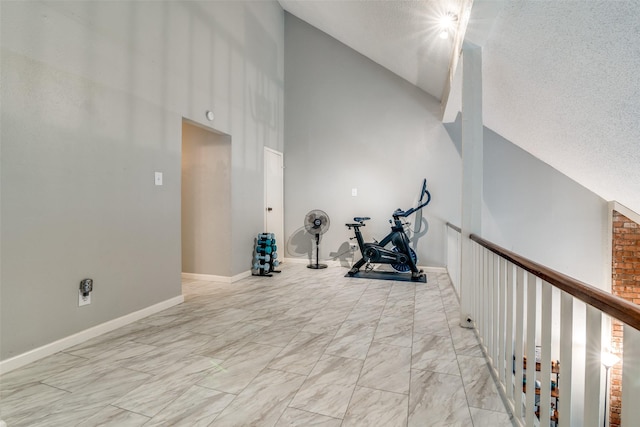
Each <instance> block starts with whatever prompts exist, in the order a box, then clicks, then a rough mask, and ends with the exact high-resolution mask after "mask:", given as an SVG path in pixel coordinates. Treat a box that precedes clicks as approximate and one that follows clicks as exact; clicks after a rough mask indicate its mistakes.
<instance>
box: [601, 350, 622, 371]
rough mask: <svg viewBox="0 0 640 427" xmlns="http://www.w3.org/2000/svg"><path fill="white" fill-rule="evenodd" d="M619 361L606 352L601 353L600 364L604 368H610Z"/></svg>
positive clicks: (613, 355)
mask: <svg viewBox="0 0 640 427" xmlns="http://www.w3.org/2000/svg"><path fill="white" fill-rule="evenodd" d="M619 361H620V358H619V357H618V356H616V355H615V354H613V353H609V352H608V351H604V352H602V364H603V365H604V366H605V367H606V368H610V367H612V366H613V365H615V364H616V363H618V362H619Z"/></svg>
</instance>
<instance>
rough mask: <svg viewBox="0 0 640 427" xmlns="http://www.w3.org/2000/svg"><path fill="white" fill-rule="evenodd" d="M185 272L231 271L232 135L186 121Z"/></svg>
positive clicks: (217, 274)
mask: <svg viewBox="0 0 640 427" xmlns="http://www.w3.org/2000/svg"><path fill="white" fill-rule="evenodd" d="M181 218H182V272H183V273H195V274H208V275H214V276H225V277H229V276H231V252H230V251H229V248H230V247H231V229H230V228H229V227H228V225H229V224H230V223H231V137H229V136H228V135H222V134H219V133H216V132H212V131H211V130H207V129H205V128H201V127H199V126H196V125H192V124H190V123H188V122H186V121H185V122H183V126H182V216H181Z"/></svg>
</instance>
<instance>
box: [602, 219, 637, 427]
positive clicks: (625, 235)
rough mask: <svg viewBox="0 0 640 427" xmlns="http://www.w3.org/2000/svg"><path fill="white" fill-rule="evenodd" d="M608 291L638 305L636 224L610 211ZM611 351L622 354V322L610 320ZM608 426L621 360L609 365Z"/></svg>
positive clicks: (615, 414) (614, 425) (613, 424)
mask: <svg viewBox="0 0 640 427" xmlns="http://www.w3.org/2000/svg"><path fill="white" fill-rule="evenodd" d="M612 275H613V277H612V282H611V292H612V293H613V294H614V295H618V296H620V297H622V298H625V299H626V300H629V301H631V302H634V303H636V304H640V225H638V224H637V223H635V222H633V221H631V220H630V219H629V218H627V217H626V216H624V215H622V214H621V213H619V212H616V211H613V265H612ZM611 337H612V338H611V341H612V344H611V346H612V349H611V350H612V352H613V353H615V354H617V355H618V356H620V357H622V324H621V323H620V322H614V324H613V325H612V331H611ZM610 374H611V377H610V378H611V392H610V393H611V394H610V398H609V402H610V403H611V404H610V412H609V417H610V418H609V420H610V424H609V425H610V427H619V426H620V411H621V403H622V402H621V397H622V362H620V363H618V364H617V365H616V366H614V367H613V368H611V372H610Z"/></svg>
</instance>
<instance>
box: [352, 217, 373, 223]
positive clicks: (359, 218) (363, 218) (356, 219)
mask: <svg viewBox="0 0 640 427" xmlns="http://www.w3.org/2000/svg"><path fill="white" fill-rule="evenodd" d="M368 219H371V218H369V217H368V216H357V217H355V218H353V220H354V221H357V222H364V221H366V220H368Z"/></svg>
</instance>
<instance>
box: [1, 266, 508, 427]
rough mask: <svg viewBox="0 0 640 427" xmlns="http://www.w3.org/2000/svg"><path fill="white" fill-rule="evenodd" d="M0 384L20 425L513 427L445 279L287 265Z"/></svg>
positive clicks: (7, 417)
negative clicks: (376, 276) (371, 276)
mask: <svg viewBox="0 0 640 427" xmlns="http://www.w3.org/2000/svg"><path fill="white" fill-rule="evenodd" d="M281 270H282V273H281V274H278V275H274V277H250V278H246V279H243V280H241V281H238V282H236V283H233V284H225V283H216V282H205V281H195V280H185V281H184V282H183V293H184V295H185V302H184V303H183V304H180V305H178V306H174V307H172V308H170V309H168V310H165V311H163V312H160V313H157V314H154V315H152V316H150V317H147V318H145V319H142V320H140V321H138V322H135V323H132V324H130V325H127V326H125V327H123V328H120V329H117V330H114V331H112V332H109V333H107V334H104V335H102V336H99V337H96V338H94V339H92V340H90V341H87V342H85V343H83V344H80V345H78V346H75V347H72V348H69V349H67V350H65V351H63V352H60V353H57V354H55V355H52V356H50V357H47V358H45V359H42V360H40V361H37V362H35V363H32V364H30V365H28V366H25V367H23V368H21V369H17V370H15V371H12V372H9V373H7V374H5V375H3V376H2V377H0V419H2V420H4V421H5V422H6V423H7V426H8V427H18V426H30V427H34V426H65V427H67V426H83V427H84V426H118V427H127V426H132V427H133V426H211V427H217V426H278V427H280V426H345V427H346V426H365V427H373V426H381V427H387V426H389V427H391V426H420V427H427V426H474V427H482V426H491V427H502V426H512V422H511V419H510V415H509V414H508V412H507V411H506V409H505V407H504V404H503V402H502V400H501V398H500V396H499V394H498V392H497V389H496V386H495V384H494V382H493V379H492V377H491V375H490V372H489V370H488V368H487V365H486V362H485V359H484V357H483V355H482V352H481V349H480V347H479V345H478V342H477V340H476V337H475V335H474V333H473V332H472V331H470V330H467V329H463V328H460V327H459V326H458V310H459V307H458V300H457V298H456V296H455V294H454V291H453V287H452V286H451V283H450V281H449V278H448V276H447V275H446V273H437V274H436V273H429V274H428V282H427V283H426V284H425V283H411V282H399V281H398V282H396V281H380V280H368V279H359V278H358V279H356V278H345V277H344V274H345V273H346V269H345V268H342V267H329V268H327V269H325V270H310V269H307V268H306V267H305V266H304V265H301V264H287V265H283V266H282V268H281Z"/></svg>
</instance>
